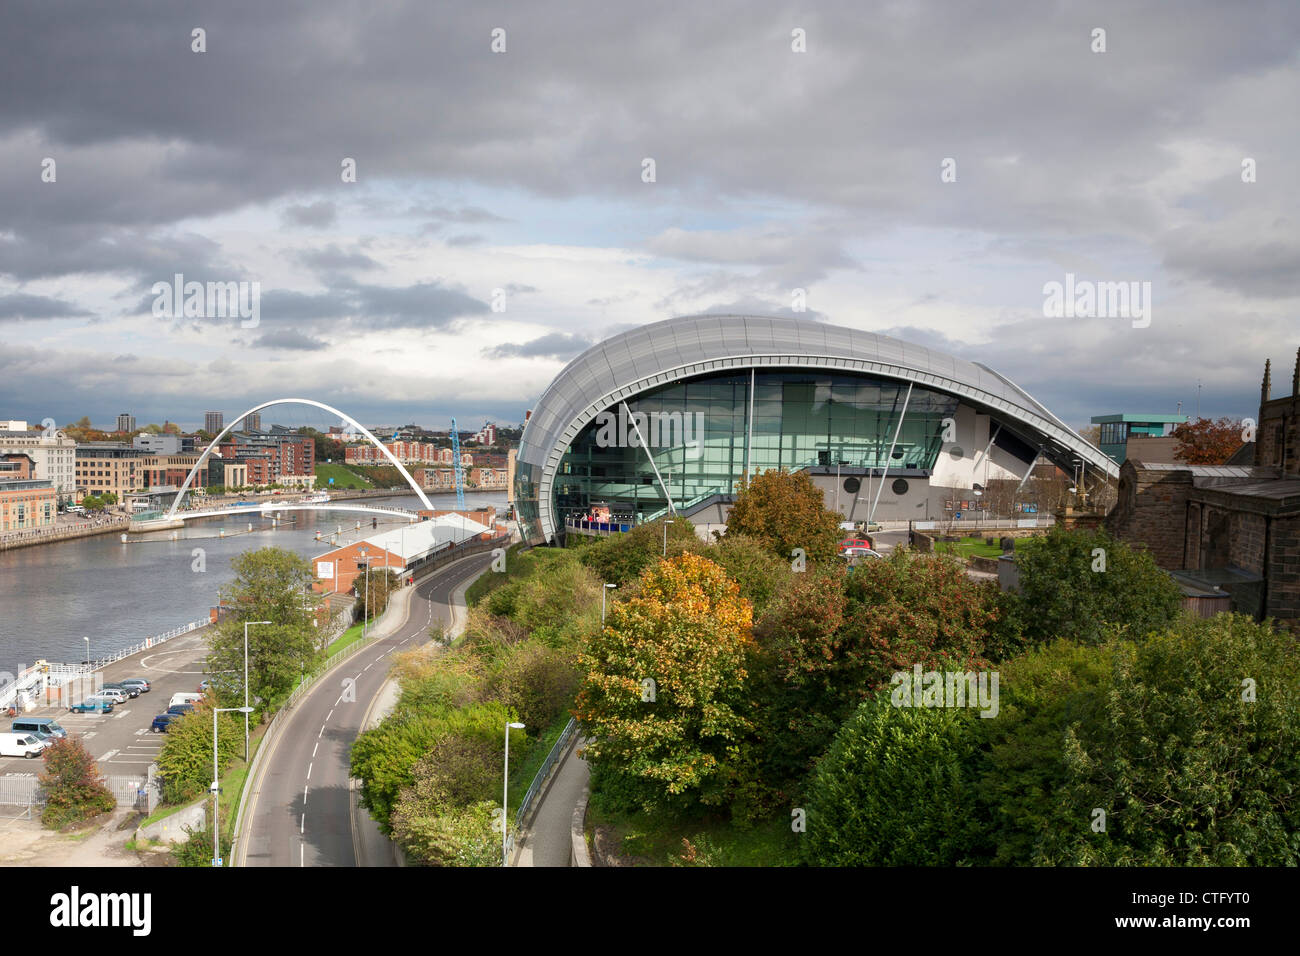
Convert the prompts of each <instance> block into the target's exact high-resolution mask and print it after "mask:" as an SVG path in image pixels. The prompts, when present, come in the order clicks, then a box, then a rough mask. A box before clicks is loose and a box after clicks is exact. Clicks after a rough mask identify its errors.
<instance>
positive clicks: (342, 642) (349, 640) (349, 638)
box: [325, 624, 369, 657]
mask: <svg viewBox="0 0 1300 956" xmlns="http://www.w3.org/2000/svg"><path fill="white" fill-rule="evenodd" d="M367 636H369V633H367ZM359 640H361V625H360V624H353V625H352V626H351V627H350V628H348V629H347V630H346V631H344V632H343V633H342V634H340V635H339V636H338V637H336V638H334V642H333V643H332V644H330V646H329V647H327V648H325V656H326V657H331V656H333V655H334V654H337V653H338V652H339V651H341V650H343V648H345V647H347V646H348V645H349V644H355V643H356V642H357V641H359Z"/></svg>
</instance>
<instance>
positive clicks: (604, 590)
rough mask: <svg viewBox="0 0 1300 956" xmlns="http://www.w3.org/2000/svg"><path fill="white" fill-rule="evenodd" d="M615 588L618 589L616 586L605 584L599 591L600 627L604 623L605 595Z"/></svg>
mask: <svg viewBox="0 0 1300 956" xmlns="http://www.w3.org/2000/svg"><path fill="white" fill-rule="evenodd" d="M616 587H618V585H617V584H606V585H605V586H604V587H603V588H601V589H600V623H601V625H602V626H603V625H604V623H605V595H606V594H607V593H608V592H609V591H611V590H612V589H614V588H616Z"/></svg>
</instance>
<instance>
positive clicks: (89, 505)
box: [81, 495, 104, 511]
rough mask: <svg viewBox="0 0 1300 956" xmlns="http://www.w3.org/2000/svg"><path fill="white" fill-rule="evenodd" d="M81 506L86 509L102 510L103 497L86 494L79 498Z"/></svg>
mask: <svg viewBox="0 0 1300 956" xmlns="http://www.w3.org/2000/svg"><path fill="white" fill-rule="evenodd" d="M81 507H83V508H85V509H86V510H87V511H103V510H104V499H103V498H101V497H99V496H98V495H86V497H84V498H82V499H81Z"/></svg>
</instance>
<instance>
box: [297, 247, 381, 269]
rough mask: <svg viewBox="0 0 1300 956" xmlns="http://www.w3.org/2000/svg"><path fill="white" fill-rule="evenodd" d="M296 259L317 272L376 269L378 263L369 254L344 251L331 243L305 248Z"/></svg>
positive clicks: (378, 265) (378, 266)
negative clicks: (318, 247)
mask: <svg viewBox="0 0 1300 956" xmlns="http://www.w3.org/2000/svg"><path fill="white" fill-rule="evenodd" d="M298 260H299V261H300V262H301V263H302V264H303V265H305V266H307V267H308V268H310V269H314V270H316V271H318V272H324V273H334V272H353V271H358V270H363V269H378V268H381V266H380V264H379V263H378V262H376V261H375V260H374V259H372V258H370V256H368V255H366V254H365V253H362V252H357V251H356V250H352V251H350V252H349V251H346V250H344V249H341V248H339V247H338V246H337V245H334V244H333V243H331V244H330V245H328V246H325V247H324V248H322V249H306V250H303V251H302V252H300V253H298Z"/></svg>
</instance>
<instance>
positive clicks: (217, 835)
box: [212, 707, 252, 866]
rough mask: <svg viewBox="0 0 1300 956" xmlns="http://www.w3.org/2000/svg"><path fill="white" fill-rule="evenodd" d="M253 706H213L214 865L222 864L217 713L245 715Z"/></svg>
mask: <svg viewBox="0 0 1300 956" xmlns="http://www.w3.org/2000/svg"><path fill="white" fill-rule="evenodd" d="M250 710H252V708H251V707H213V708H212V865H213V866H220V865H221V843H220V840H221V822H220V821H219V820H218V819H217V794H219V793H220V792H221V772H220V771H219V770H218V769H217V714H225V713H230V712H234V711H241V712H243V713H244V714H245V715H247V714H248V712H249V711H250Z"/></svg>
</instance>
